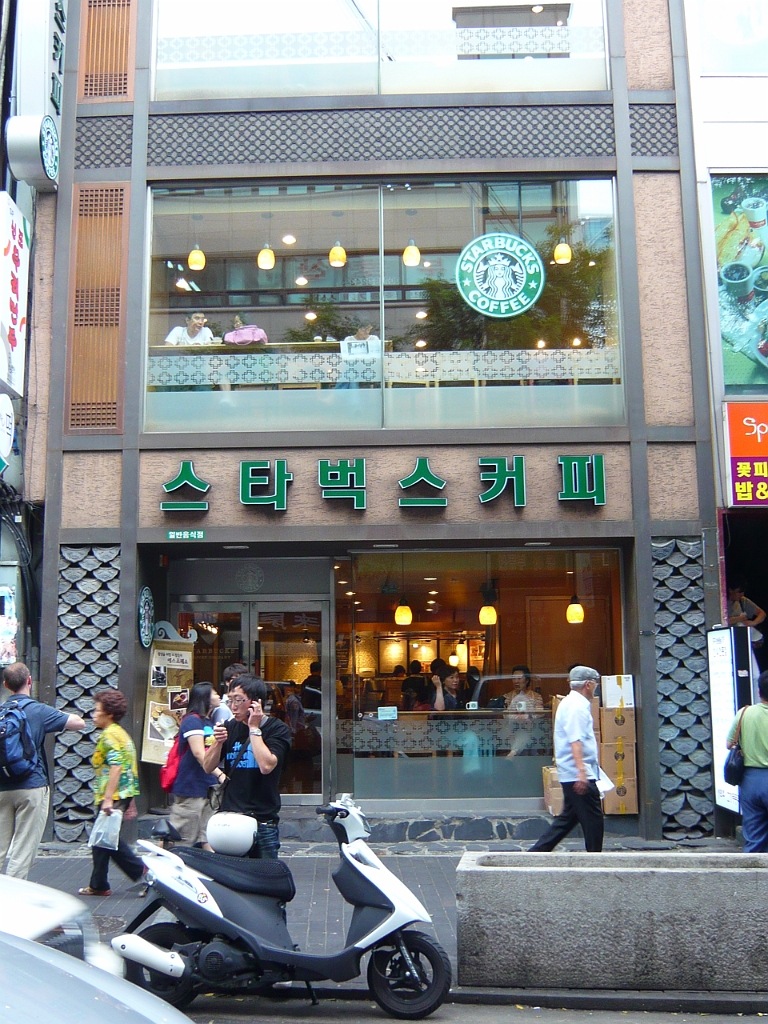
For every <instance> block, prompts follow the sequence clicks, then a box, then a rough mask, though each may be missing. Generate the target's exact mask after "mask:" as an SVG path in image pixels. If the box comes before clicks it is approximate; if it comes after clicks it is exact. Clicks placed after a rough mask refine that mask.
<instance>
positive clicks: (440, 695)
mask: <svg viewBox="0 0 768 1024" xmlns="http://www.w3.org/2000/svg"><path fill="white" fill-rule="evenodd" d="M432 685H433V686H434V688H435V693H434V696H433V697H432V710H433V711H459V710H461V709H462V708H465V707H466V705H467V694H466V691H465V690H463V689H462V686H461V679H460V678H459V670H458V669H457V668H452V667H451V666H450V665H446V664H445V662H443V664H442V665H441V666H440V668H438V670H437V673H436V674H435V675H433V676H432Z"/></svg>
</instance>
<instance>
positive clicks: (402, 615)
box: [395, 595, 413, 626]
mask: <svg viewBox="0 0 768 1024" xmlns="http://www.w3.org/2000/svg"><path fill="white" fill-rule="evenodd" d="M412 622H413V612H412V611H411V606H410V605H409V604H408V601H407V600H406V598H405V595H403V597H401V598H400V604H399V605H398V606H397V608H395V624H396V625H398V626H410V624H411V623H412Z"/></svg>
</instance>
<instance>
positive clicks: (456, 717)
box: [336, 550, 622, 799]
mask: <svg viewBox="0 0 768 1024" xmlns="http://www.w3.org/2000/svg"><path fill="white" fill-rule="evenodd" d="M336 575H337V577H338V579H337V588H336V589H337V591H338V593H337V595H336V611H337V622H338V623H339V628H338V630H337V632H338V639H337V646H338V645H339V644H340V643H341V641H342V640H343V639H344V638H345V637H346V636H347V635H348V633H347V631H348V630H349V623H350V621H351V623H352V627H351V642H349V644H348V649H349V651H350V652H351V659H352V661H351V674H348V676H347V678H348V679H350V682H348V683H347V689H349V688H350V686H351V688H352V707H351V711H352V713H351V715H349V717H348V718H346V719H344V720H340V721H339V722H338V723H337V745H338V748H339V751H340V765H341V763H342V761H343V764H344V772H345V778H347V780H349V775H350V772H351V773H352V776H353V780H352V781H353V788H354V793H355V797H357V798H367V799H391V797H392V795H393V794H396V795H397V796H398V797H400V798H404V799H414V798H416V799H418V798H422V799H429V798H441V799H452V798H480V797H540V796H541V794H542V775H541V769H542V766H543V765H546V764H551V761H552V724H551V723H552V703H553V698H554V697H556V696H557V695H558V694H566V693H567V692H568V682H567V673H568V669H569V668H570V666H571V665H573V664H586V665H591V666H593V667H594V668H596V669H597V670H598V671H599V672H600V673H601V674H614V673H619V672H621V671H622V639H621V638H622V618H621V584H620V570H619V554H618V552H617V551H615V550H598V551H584V550H581V551H563V550H558V551H546V552H541V551H533V552H529V551H510V552H482V551H481V552H430V553H424V554H417V553H407V554H404V555H400V554H394V553H393V554H372V555H359V556H356V557H355V558H354V560H353V575H352V576H351V577H350V576H349V566H348V565H341V564H340V566H339V569H338V570H337V572H336ZM350 578H351V580H352V583H353V585H352V587H351V588H350V589H352V590H353V591H354V595H353V596H352V597H350V596H347V593H346V592H347V589H348V588H349V580H350ZM574 595H576V596H577V597H578V600H579V602H580V603H581V606H582V608H583V612H584V615H583V621H582V622H581V623H578V624H571V623H569V622H568V621H567V619H566V610H567V608H568V607H569V605H570V604H571V602H572V600H573V597H574ZM403 600H404V601H405V602H407V605H408V607H409V609H410V611H411V622H410V623H408V624H407V625H398V624H397V623H396V622H395V610H396V608H397V606H398V604H399V603H400V602H401V601H403ZM481 610H482V612H481ZM489 611H492V613H493V614H492V615H490V617H489V616H488V614H487V613H488V612H489ZM342 646H343V644H342ZM346 650H347V647H344V651H346ZM438 658H441V659H442V660H443V662H444V663H446V664H447V666H448V668H449V670H450V669H455V670H456V678H453V679H449V680H448V681H447V682H446V683H444V684H443V685H442V687H441V688H442V689H443V693H442V699H440V698H439V697H438V693H437V687H436V686H435V685H434V684H433V681H432V677H433V662H434V661H435V659H438ZM344 664H345V667H346V668H348V669H349V668H350V661H349V657H347V659H346V660H345V662H344ZM473 702H476V703H477V708H474V707H472V706H470V707H467V704H468V703H469V704H470V705H472V703H473ZM441 705H442V707H441ZM380 707H387V708H389V709H390V711H389V712H388V714H389V715H390V716H391V715H394V714H395V711H394V709H396V716H397V717H396V718H393V717H390V718H385V717H383V716H382V717H381V718H380V717H379V708H380Z"/></svg>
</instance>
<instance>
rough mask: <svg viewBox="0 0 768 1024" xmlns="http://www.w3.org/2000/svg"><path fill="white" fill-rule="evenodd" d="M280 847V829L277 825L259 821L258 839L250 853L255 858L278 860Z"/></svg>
mask: <svg viewBox="0 0 768 1024" xmlns="http://www.w3.org/2000/svg"><path fill="white" fill-rule="evenodd" d="M279 849H280V830H279V828H278V827H277V825H265V824H263V823H262V822H259V827H258V830H257V832H256V841H255V843H254V844H253V846H252V847H251V852H250V853H249V854H248V856H249V857H251V858H252V859H254V860H277V854H278V851H279Z"/></svg>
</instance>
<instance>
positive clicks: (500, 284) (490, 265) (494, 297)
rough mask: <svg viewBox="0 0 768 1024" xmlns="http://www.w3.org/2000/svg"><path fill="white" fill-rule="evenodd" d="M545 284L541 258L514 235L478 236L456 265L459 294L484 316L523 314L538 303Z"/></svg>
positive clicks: (499, 316)
mask: <svg viewBox="0 0 768 1024" xmlns="http://www.w3.org/2000/svg"><path fill="white" fill-rule="evenodd" d="M544 281H545V274H544V264H543V263H542V262H541V257H540V256H539V254H538V253H537V252H536V250H535V249H534V248H533V246H532V245H529V244H528V242H526V241H524V240H523V239H522V238H518V236H517V235H506V234H501V233H494V234H489V235H480V237H479V238H476V239H475V240H474V241H472V242H470V243H469V244H468V245H465V246H464V248H463V249H462V251H461V255H460V256H459V261H458V263H457V265H456V284H457V286H458V289H459V294H460V295H461V297H462V298H463V299H464V301H465V302H466V303H467V305H468V306H471V307H472V309H474V310H476V311H477V312H478V313H483V314H484V315H485V316H493V317H498V318H502V317H512V316H519V315H520V314H521V313H525V312H526V311H527V310H529V309H530V308H531V306H533V305H535V303H536V302H537V301H538V299H539V296H540V295H541V293H542V291H543V289H544Z"/></svg>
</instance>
